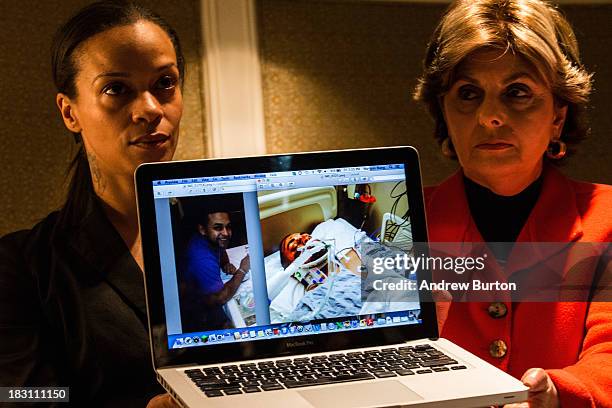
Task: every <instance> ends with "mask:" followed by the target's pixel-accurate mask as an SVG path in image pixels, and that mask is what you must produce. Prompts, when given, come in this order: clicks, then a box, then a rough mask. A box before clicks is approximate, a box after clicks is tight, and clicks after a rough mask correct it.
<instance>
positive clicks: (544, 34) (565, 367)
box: [415, 0, 612, 407]
mask: <svg viewBox="0 0 612 408" xmlns="http://www.w3.org/2000/svg"><path fill="white" fill-rule="evenodd" d="M590 91H591V74H589V73H588V72H586V70H585V69H584V67H583V66H582V64H581V63H580V59H579V53H578V45H577V43H576V39H575V36H574V33H573V31H572V29H571V27H570V25H569V23H568V22H567V21H566V20H565V18H564V17H563V16H562V15H561V14H560V13H559V11H558V10H557V9H556V8H554V7H553V6H551V5H549V4H548V3H545V2H543V1H540V0H525V1H518V0H516V1H514V0H481V1H472V0H469V1H467V0H466V1H457V2H455V3H453V4H452V5H451V7H450V8H449V9H448V11H447V13H446V14H445V15H444V16H443V18H442V20H441V22H440V24H439V25H438V27H437V29H436V31H435V32H434V35H433V38H432V41H431V43H430V44H429V47H428V50H427V56H426V60H425V71H424V74H423V76H422V78H421V80H420V82H419V85H418V86H417V89H416V92H415V98H416V99H417V100H419V101H422V102H424V103H425V104H426V106H427V107H428V109H429V111H430V113H431V114H432V116H433V117H434V119H435V121H436V131H435V137H436V139H437V140H438V142H439V143H440V144H441V147H442V152H443V153H444V154H445V155H447V156H449V157H454V158H456V159H457V160H458V161H459V164H460V166H461V169H460V170H459V171H458V172H457V173H456V174H455V175H453V176H452V177H450V178H449V179H448V180H446V181H444V182H443V183H442V184H440V185H439V186H437V187H434V188H431V189H428V190H427V191H426V208H427V213H428V224H429V236H430V240H431V241H433V242H479V241H486V242H600V243H606V244H603V246H606V247H607V245H608V244H607V243H609V242H610V241H611V238H612V188H610V186H606V185H596V184H590V183H582V182H576V181H572V180H569V179H567V178H566V177H565V176H563V175H562V174H561V173H560V172H559V171H558V170H556V169H555V166H554V164H555V163H558V162H560V161H561V160H562V159H564V158H566V157H567V156H568V152H570V150H571V149H569V147H571V145H572V144H575V143H576V142H578V141H579V140H580V139H581V138H582V137H583V136H585V134H586V131H587V126H586V124H585V121H584V117H583V116H584V109H585V104H586V102H587V100H588V97H589V94H590ZM568 146H569V147H568ZM509 247H510V246H506V248H509ZM493 252H494V254H495V258H496V261H497V264H498V265H500V266H501V268H505V271H506V273H507V274H508V275H511V274H512V273H513V271H514V270H518V268H515V269H513V267H514V265H517V264H519V263H520V264H521V266H522V269H525V268H527V269H528V268H529V267H534V268H535V266H534V264H535V263H536V262H537V261H538V260H535V259H517V256H516V255H515V254H513V253H512V251H511V250H505V251H504V250H502V251H497V252H496V251H493ZM539 261H542V259H539ZM609 265H610V262H609V259H605V257H602V258H601V259H600V260H599V265H598V267H599V268H600V269H601V268H605V267H607V266H609ZM536 269H537V268H536ZM595 269H596V268H595ZM595 283H597V282H595ZM596 299H597V298H591V301H590V302H573V303H572V302H558V303H553V302H548V303H529V302H515V303H500V302H496V303H452V304H450V307H448V308H446V310H442V311H443V313H442V315H443V316H445V319H442V321H440V325H441V328H442V330H441V333H442V336H443V337H446V338H449V339H451V340H453V341H455V342H456V343H458V344H459V345H461V346H463V347H465V348H467V349H468V350H471V351H472V352H474V353H475V354H477V355H479V356H480V357H481V358H483V359H485V360H487V361H489V362H490V363H492V364H494V365H496V366H497V367H500V368H501V369H504V370H506V371H508V372H509V373H511V374H512V375H515V376H517V377H519V378H522V381H523V382H524V383H525V384H527V385H528V386H529V387H530V388H531V392H530V397H529V403H528V405H524V404H523V405H521V406H529V407H559V406H563V407H583V406H584V407H593V406H612V303H609V302H596V301H594V300H596ZM446 306H449V305H448V304H447V305H446Z"/></svg>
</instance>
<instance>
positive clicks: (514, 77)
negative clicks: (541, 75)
mask: <svg viewBox="0 0 612 408" xmlns="http://www.w3.org/2000/svg"><path fill="white" fill-rule="evenodd" d="M524 78H526V79H529V80H531V81H534V82H535V81H536V79H535V78H534V77H533V75H531V74H530V73H529V72H525V71H521V72H515V73H514V74H511V75H510V76H508V77H507V78H506V79H504V82H505V83H509V82H513V81H516V80H517V79H524Z"/></svg>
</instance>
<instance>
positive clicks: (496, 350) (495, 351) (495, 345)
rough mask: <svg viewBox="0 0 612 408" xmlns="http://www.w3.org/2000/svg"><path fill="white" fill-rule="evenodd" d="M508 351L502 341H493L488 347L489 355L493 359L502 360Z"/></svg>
mask: <svg viewBox="0 0 612 408" xmlns="http://www.w3.org/2000/svg"><path fill="white" fill-rule="evenodd" d="M507 351H508V346H506V342H505V341H503V340H494V341H492V342H491V344H490V345H489V354H491V356H492V357H495V358H502V357H503V356H505V355H506V352H507Z"/></svg>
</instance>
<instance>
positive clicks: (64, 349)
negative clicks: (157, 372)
mask: <svg viewBox="0 0 612 408" xmlns="http://www.w3.org/2000/svg"><path fill="white" fill-rule="evenodd" d="M85 204H86V205H84V206H83V208H84V211H83V214H82V216H80V217H78V222H76V223H75V224H74V225H65V224H66V223H65V222H62V221H60V219H61V217H60V216H59V214H58V213H57V212H55V213H52V214H50V215H49V216H48V217H47V218H45V219H44V220H43V221H41V222H40V223H39V224H37V225H36V226H35V227H34V228H33V229H31V230H28V231H19V232H16V233H12V234H9V235H6V236H4V237H3V238H1V239H0V386H53V385H58V386H68V387H70V401H71V404H70V405H73V406H113V407H120V406H129V407H144V406H146V403H147V401H148V400H149V398H151V397H152V396H153V395H155V394H157V393H161V392H163V390H162V389H161V387H159V385H157V383H156V381H155V376H154V372H153V367H152V362H151V354H150V351H149V339H148V334H147V322H146V310H145V297H144V281H143V276H142V272H141V270H140V268H139V267H138V265H137V263H136V261H135V260H134V258H133V257H132V256H131V254H130V252H129V250H128V248H127V246H126V245H125V243H124V242H123V240H122V239H121V237H120V236H119V234H118V233H117V231H116V230H115V229H114V227H113V226H112V224H111V223H110V222H109V220H108V219H107V218H106V216H105V215H104V213H103V211H102V208H101V205H100V203H99V202H98V200H97V198H96V197H95V196H93V195H92V196H90V197H89V200H88V202H87V203H85ZM17 406H23V405H17ZM37 406H38V405H37ZM58 406H62V407H65V406H66V404H65V403H64V404H59V405H58Z"/></svg>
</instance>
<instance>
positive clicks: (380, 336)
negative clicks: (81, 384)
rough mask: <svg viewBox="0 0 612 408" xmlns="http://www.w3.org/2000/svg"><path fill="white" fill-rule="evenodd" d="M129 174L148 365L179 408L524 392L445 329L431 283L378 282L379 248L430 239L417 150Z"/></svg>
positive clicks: (464, 402) (436, 401)
mask: <svg viewBox="0 0 612 408" xmlns="http://www.w3.org/2000/svg"><path fill="white" fill-rule="evenodd" d="M135 181H136V188H137V200H138V210H139V222H140V230H141V233H142V246H143V255H144V265H145V282H146V299H147V312H148V320H149V329H150V330H149V331H150V340H151V350H152V357H153V365H154V369H155V371H156V374H157V379H158V381H159V382H160V383H161V384H162V386H163V387H164V388H165V389H166V390H167V391H168V392H169V393H170V395H172V397H173V398H174V399H175V400H176V402H177V403H178V404H179V405H180V406H183V407H200V406H206V407H235V406H252V407H260V406H261V407H267V408H271V407H287V406H290V407H292V408H298V407H333V408H342V407H399V406H410V407H412V406H419V407H421V406H427V407H476V406H490V405H503V404H508V403H514V402H520V401H525V400H526V399H527V392H528V390H527V388H526V387H525V386H524V385H523V384H522V383H521V382H520V381H518V380H517V379H515V378H513V377H511V376H509V375H507V374H506V373H504V372H502V371H500V370H499V369H497V368H495V367H494V366H492V365H490V364H488V363H486V362H485V361H483V360H481V359H479V358H478V357H476V356H474V355H473V354H471V353H469V352H467V351H466V350H464V349H462V348H460V347H458V346H457V345H455V344H453V343H451V342H450V341H448V340H446V339H443V338H440V337H439V336H438V328H437V324H436V311H435V304H434V303H433V302H432V300H431V296H430V295H431V294H430V293H428V292H427V291H426V290H408V289H407V290H404V291H400V292H398V291H397V290H396V291H393V294H391V293H390V292H389V291H387V292H385V291H384V290H379V289H380V288H378V289H376V286H377V285H376V283H374V284H372V283H373V282H374V281H376V280H379V279H376V278H378V274H379V271H375V270H374V271H373V268H372V266H373V265H375V266H376V265H378V266H380V265H382V263H376V259H377V258H378V259H382V257H386V258H393V256H394V255H395V254H398V253H402V251H404V252H406V251H411V250H414V248H415V245H416V243H422V242H426V241H427V232H426V231H427V228H426V222H425V214H424V204H423V194H422V185H421V174H420V167H419V159H418V153H417V151H416V150H415V149H414V148H412V147H387V148H375V149H360V150H342V151H326V152H315V153H298V154H283V155H269V156H260V157H244V158H228V159H210V160H195V161H182V162H165V163H150V164H143V165H141V166H140V167H139V168H138V169H137V171H136V174H135ZM404 272H406V271H400V275H402V274H403V273H404ZM393 273H397V271H393ZM429 275H430V273H429ZM429 275H428V272H427V271H421V270H412V271H410V272H409V273H405V274H404V275H403V276H401V279H403V280H404V281H410V280H412V281H414V282H417V283H418V282H421V281H423V280H427V279H431V276H429ZM378 286H380V282H379V285H378ZM417 286H418V285H417ZM373 288H374V289H373ZM398 293H399V295H398Z"/></svg>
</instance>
